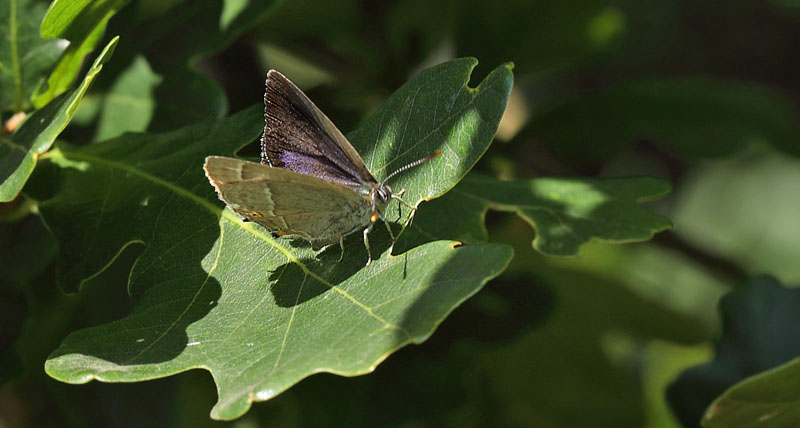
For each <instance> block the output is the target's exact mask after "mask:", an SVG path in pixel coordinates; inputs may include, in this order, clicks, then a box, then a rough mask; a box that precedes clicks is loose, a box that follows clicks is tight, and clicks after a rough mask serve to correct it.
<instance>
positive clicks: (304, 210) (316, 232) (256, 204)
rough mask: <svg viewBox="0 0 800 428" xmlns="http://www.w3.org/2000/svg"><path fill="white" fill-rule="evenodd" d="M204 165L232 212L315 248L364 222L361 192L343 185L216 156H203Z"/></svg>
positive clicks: (365, 208) (367, 209)
mask: <svg viewBox="0 0 800 428" xmlns="http://www.w3.org/2000/svg"><path fill="white" fill-rule="evenodd" d="M204 169H205V172H206V176H207V177H208V179H209V181H211V184H212V185H213V186H214V188H215V189H216V190H217V193H218V195H219V197H220V199H222V200H223V201H224V202H225V203H226V204H228V206H230V207H231V209H232V210H233V211H234V212H236V213H237V214H239V215H241V216H242V217H243V218H245V219H247V220H250V221H253V222H256V223H258V224H260V225H262V226H264V227H265V228H267V229H268V230H270V231H274V232H277V233H278V234H279V235H286V236H299V237H302V238H304V239H306V240H308V241H310V242H311V243H312V244H313V246H314V248H315V249H316V248H321V247H323V246H325V245H328V244H331V243H333V242H338V239H339V237H340V236H342V235H347V234H348V233H350V232H352V231H354V230H357V229H360V228H363V227H364V225H365V224H367V223H368V222H369V216H370V207H369V205H368V204H367V203H366V201H365V199H364V197H363V196H362V195H359V194H358V193H356V192H354V191H352V190H351V189H349V188H347V187H344V186H340V185H337V184H332V183H328V182H326V181H325V180H322V179H319V178H315V177H312V176H307V175H303V174H297V173H294V172H292V171H288V170H285V169H281V168H273V167H270V166H268V165H263V164H259V163H255V162H249V161H245V160H241V159H233V158H226V157H220V156H209V157H207V158H206V163H205V166H204Z"/></svg>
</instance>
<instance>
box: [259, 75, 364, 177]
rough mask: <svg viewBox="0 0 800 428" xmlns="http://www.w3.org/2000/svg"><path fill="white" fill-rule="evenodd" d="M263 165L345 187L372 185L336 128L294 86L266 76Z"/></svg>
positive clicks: (359, 159) (356, 154)
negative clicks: (284, 169) (266, 164)
mask: <svg viewBox="0 0 800 428" xmlns="http://www.w3.org/2000/svg"><path fill="white" fill-rule="evenodd" d="M264 119H265V122H266V124H265V126H264V135H263V137H262V138H261V162H262V163H269V165H271V166H274V167H282V168H286V169H288V170H291V171H295V172H299V173H300V174H305V175H311V176H314V177H319V178H322V179H323V180H327V181H333V182H336V183H339V184H343V185H345V186H349V187H360V186H363V185H368V186H369V187H371V185H372V184H374V183H375V182H376V181H375V178H374V177H373V176H372V174H371V173H370V172H369V170H368V169H367V167H366V165H364V161H363V160H362V159H361V156H359V155H358V152H356V150H355V149H354V148H353V146H352V145H351V144H350V142H349V141H347V139H346V138H345V137H344V135H342V133H341V132H340V131H339V130H338V129H337V128H336V126H335V125H334V124H333V123H332V122H331V121H330V119H328V117H327V116H325V114H324V113H322V111H320V109H319V108H317V106H316V105H314V103H313V102H311V100H310V99H308V97H307V96H306V95H305V94H304V93H303V91H301V90H300V89H299V88H298V87H297V86H295V84H294V83H292V82H291V81H289V79H287V78H286V77H285V76H284V75H283V74H281V73H280V72H278V71H275V70H270V71H269V73H267V83H266V92H265V94H264Z"/></svg>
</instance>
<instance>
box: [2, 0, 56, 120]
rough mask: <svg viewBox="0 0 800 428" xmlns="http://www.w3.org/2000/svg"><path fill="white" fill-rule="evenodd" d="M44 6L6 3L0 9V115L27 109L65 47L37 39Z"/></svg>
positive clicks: (30, 0) (30, 1)
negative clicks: (38, 86) (39, 85)
mask: <svg viewBox="0 0 800 428" xmlns="http://www.w3.org/2000/svg"><path fill="white" fill-rule="evenodd" d="M46 8H47V6H46V3H44V2H41V1H36V0H9V1H8V2H3V5H2V6H0V41H2V42H0V112H4V111H9V110H10V111H14V112H20V111H26V110H28V109H30V107H31V104H30V96H31V94H32V93H33V91H34V88H36V86H37V85H38V84H39V83H40V80H41V79H42V78H43V77H44V75H45V74H46V73H47V71H48V70H49V69H50V67H52V65H53V63H55V61H56V60H57V59H58V55H59V54H60V53H61V51H62V50H63V49H64V48H65V47H66V43H64V42H63V41H60V40H44V39H42V38H41V37H40V36H39V23H40V22H41V21H42V17H43V16H44V14H45V10H46Z"/></svg>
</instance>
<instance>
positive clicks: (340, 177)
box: [280, 151, 360, 187]
mask: <svg viewBox="0 0 800 428" xmlns="http://www.w3.org/2000/svg"><path fill="white" fill-rule="evenodd" d="M280 159H281V162H282V163H283V165H284V167H285V168H286V169H290V170H292V171H294V172H299V173H300V174H305V175H312V176H314V177H318V178H321V179H323V180H327V181H333V182H335V183H339V184H343V185H345V186H349V187H358V186H359V185H360V183H359V182H358V179H357V178H356V177H353V176H351V175H350V174H348V173H346V172H345V171H342V170H341V168H339V167H338V166H337V165H336V164H334V163H333V162H331V161H330V160H328V159H327V158H325V157H323V156H313V155H307V154H303V153H298V152H290V151H284V152H283V153H281V157H280Z"/></svg>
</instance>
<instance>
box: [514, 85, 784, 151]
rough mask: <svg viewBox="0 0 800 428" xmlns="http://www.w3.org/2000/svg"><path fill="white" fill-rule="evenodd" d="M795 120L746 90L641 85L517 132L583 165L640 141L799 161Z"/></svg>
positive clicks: (566, 106) (598, 96) (776, 98)
mask: <svg viewBox="0 0 800 428" xmlns="http://www.w3.org/2000/svg"><path fill="white" fill-rule="evenodd" d="M799 117H800V115H798V112H797V109H795V108H794V107H793V106H792V103H791V102H790V101H789V100H787V99H785V98H784V97H783V96H781V95H779V94H776V93H773V92H771V91H769V90H767V89H766V88H762V87H758V86H756V85H753V84H752V83H748V84H741V83H734V82H726V81H720V80H713V79H702V78H674V79H648V80H638V81H628V82H625V83H622V84H620V85H617V86H613V87H610V88H606V89H604V90H601V91H600V92H597V93H594V94H588V95H585V96H581V97H576V98H574V99H572V100H569V101H567V102H565V103H563V104H562V105H560V106H557V107H555V108H553V109H552V110H550V111H547V112H544V113H542V114H540V115H539V116H538V117H535V118H533V119H532V121H531V123H530V124H529V125H528V127H527V128H526V129H525V130H524V131H523V133H524V134H525V135H527V136H530V137H534V138H537V139H543V140H545V141H546V142H548V143H549V145H550V147H551V148H552V149H553V150H554V151H556V152H558V153H559V154H560V155H561V156H562V157H564V158H569V159H572V160H578V161H583V162H586V161H592V160H597V159H602V158H603V157H607V156H609V155H611V154H613V153H615V152H617V151H618V150H620V149H621V148H622V147H624V146H626V145H628V144H631V143H634V142H636V141H639V140H642V139H645V140H649V141H654V142H655V143H657V144H659V145H665V146H667V147H669V148H670V150H672V151H674V152H676V153H679V154H681V155H688V156H724V155H729V154H731V153H735V152H738V151H741V150H742V149H743V148H744V147H746V146H748V145H752V144H754V143H767V144H771V145H773V146H775V147H777V148H779V149H781V150H785V151H787V152H789V153H793V154H800V149H798V148H800V145H798V144H797V141H798V139H800V121H798V118H799Z"/></svg>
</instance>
